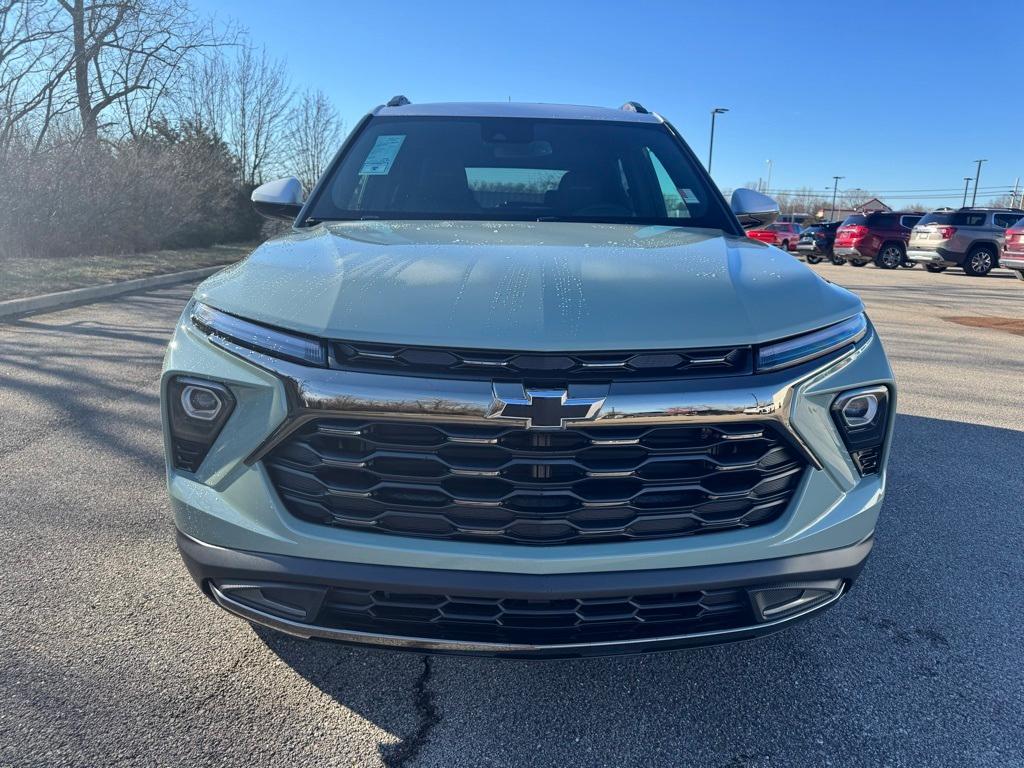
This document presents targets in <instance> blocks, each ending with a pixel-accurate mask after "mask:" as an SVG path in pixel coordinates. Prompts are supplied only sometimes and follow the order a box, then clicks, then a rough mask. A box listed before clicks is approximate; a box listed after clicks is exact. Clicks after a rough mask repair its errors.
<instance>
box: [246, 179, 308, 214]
mask: <svg viewBox="0 0 1024 768" xmlns="http://www.w3.org/2000/svg"><path fill="white" fill-rule="evenodd" d="M250 199H251V200H252V207H253V208H255V209H256V212H257V213H258V214H259V215H260V216H266V217H267V218H268V219H285V220H286V221H292V220H294V219H295V217H296V216H298V215H299V211H301V210H302V182H300V181H299V180H298V179H296V178H295V177H294V176H289V177H288V178H286V179H275V180H274V181H268V182H267V183H266V184H261V185H260V186H258V187H256V189H254V190H253V191H252V197H251V198H250Z"/></svg>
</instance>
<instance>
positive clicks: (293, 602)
mask: <svg viewBox="0 0 1024 768" xmlns="http://www.w3.org/2000/svg"><path fill="white" fill-rule="evenodd" d="M871 546H872V540H871V538H868V539H865V540H864V541H862V542H859V543H857V544H854V545H851V546H848V547H844V548H841V549H836V550H831V551H828V552H819V553H814V554H808V555H798V556H793V557H787V558H779V559H773V560H762V561H758V562H756V563H741V564H721V565H714V566H698V567H692V568H675V569H659V570H650V571H635V572H630V573H583V574H560V575H549V576H538V575H534V574H503V573H492V572H474V571H458V570H448V569H420V568H405V567H395V566H375V565H360V564H352V563H337V562H329V561H323V560H313V559H309V558H302V557H286V556H281V555H272V554H265V553H254V552H244V551H236V550H231V549H225V548H222V547H214V546H211V545H208V544H204V543H202V542H199V541H197V540H195V539H193V538H190V537H188V536H186V535H184V534H182V533H181V532H179V533H178V547H179V549H180V551H181V555H182V558H183V559H184V561H185V564H186V566H187V567H188V570H189V572H190V573H191V574H192V577H193V578H194V579H195V580H196V582H197V583H198V584H199V585H200V586H201V587H202V588H203V590H204V592H206V594H208V595H209V596H210V597H211V598H212V599H213V600H215V601H216V602H217V603H218V604H219V605H220V606H221V607H222V608H224V609H226V610H227V611H229V612H231V613H233V614H235V615H237V616H240V617H242V618H244V619H246V620H248V621H250V622H253V623H255V624H260V625H263V626H267V627H270V628H272V629H275V630H279V631H281V632H285V633H287V634H290V635H295V636H298V637H302V638H306V639H309V638H320V639H326V640H334V641H338V642H342V643H347V644H353V645H370V646H381V647H386V648H392V649H399V650H410V651H430V652H436V653H462V654H480V655H500V656H512V657H516V656H519V657H534V656H543V657H573V656H585V655H587V656H589V655H611V654H620V653H639V652H643V651H653V650H671V649H677V648H685V647H693V646H700V645H712V644H717V643H725V642H734V641H737V640H745V639H750V638H754V637H759V636H763V635H766V634H771V633H773V632H777V631H779V630H781V629H784V628H785V627H787V626H789V625H790V624H792V623H794V622H796V621H799V620H801V619H804V618H807V617H808V616H810V615H812V614H814V613H818V612H820V611H822V610H824V609H826V608H828V607H829V606H831V605H833V604H835V603H836V602H837V601H838V600H839V599H840V598H841V597H842V596H843V595H844V594H846V592H847V591H848V590H849V588H850V587H851V586H852V584H853V582H854V580H855V579H856V577H857V575H858V574H859V573H860V570H861V568H862V567H863V565H864V562H865V560H866V559H867V556H868V553H869V552H870V551H871ZM780 590H782V591H780ZM723 593H729V594H736V595H740V596H741V601H743V602H744V603H745V604H743V605H741V606H740V607H739V608H738V609H737V610H734V611H732V612H731V613H730V615H729V616H728V617H727V619H726V620H724V621H722V620H718V621H715V620H712V621H711V622H705V623H703V624H702V623H701V622H700V621H699V620H696V619H687V620H686V621H683V622H680V621H675V622H673V621H672V620H671V618H670V617H666V614H664V613H662V614H661V615H660V617H658V616H655V621H654V622H653V623H652V622H650V621H648V622H647V623H646V624H643V623H639V622H638V621H634V622H633V623H630V622H631V619H630V618H629V617H622V616H615V617H608V618H609V621H611V623H609V621H604V620H603V619H601V617H600V616H599V617H598V618H599V621H598V622H597V623H590V624H589V626H588V623H587V622H586V620H585V619H584V618H583V616H582V614H583V613H584V612H585V611H586V610H588V607H590V606H596V607H599V608H600V607H606V608H607V607H615V606H616V605H617V604H618V603H620V602H621V603H622V604H623V605H626V606H628V607H629V610H630V612H632V613H634V614H636V613H639V612H641V611H643V610H644V606H645V605H651V604H654V603H656V602H657V600H658V599H660V598H661V596H665V595H672V596H674V597H678V596H679V595H680V594H711V595H721V594H723ZM336 594H341V595H359V594H367V595H370V594H385V595H389V596H393V595H399V596H400V597H401V598H402V600H403V601H404V602H403V603H401V605H405V606H406V607H408V606H412V608H411V610H414V611H415V610H421V611H422V610H423V606H435V605H445V604H453V603H454V602H455V601H462V602H466V603H470V604H472V605H474V606H476V607H486V606H487V605H495V606H500V605H506V606H507V605H509V604H515V605H530V606H534V608H535V610H534V611H532V612H529V611H527V612H522V613H521V614H520V618H521V619H523V617H525V623H524V621H523V620H521V621H520V625H519V626H513V627H511V628H509V627H507V626H506V627H503V626H498V624H499V622H497V621H495V622H490V621H489V620H488V619H487V617H485V616H484V617H481V616H480V615H476V616H475V617H474V621H467V620H465V619H463V620H461V621H446V620H445V614H444V612H443V610H437V611H436V618H435V619H434V620H433V621H424V620H420V621H419V622H410V621H408V620H398V619H394V618H388V617H387V616H385V617H384V618H380V617H375V616H369V617H367V616H365V615H361V614H358V613H357V614H354V615H350V616H349V617H348V618H347V619H346V616H345V615H339V613H338V612H337V611H336V610H334V609H333V608H332V601H333V600H335V599H337V598H335V597H334V595H336ZM780 594H785V595H786V598H782V599H783V602H782V603H777V604H774V607H766V606H768V605H770V604H769V603H766V602H765V599H766V598H765V597H764V596H765V595H780ZM452 596H458V597H452ZM767 599H768V600H771V599H772V598H770V597H769V598H767ZM776 599H779V598H776ZM371 602H372V601H371ZM566 603H568V604H570V608H571V610H573V611H575V612H576V613H574V614H573V616H576V615H577V614H580V617H579V618H576V619H574V620H573V623H574V624H577V625H578V626H576V627H574V628H571V629H567V628H562V629H560V630H559V631H558V632H557V633H556V634H554V635H553V634H552V632H551V630H549V629H546V628H545V627H544V626H543V625H542V624H541V622H539V621H538V619H544V618H545V617H546V616H547V617H550V616H551V615H552V614H554V613H556V611H557V610H558V606H564V605H565V604H566ZM637 606H639V608H638V607H637ZM431 610H434V609H433V608H431ZM499 610H500V609H499ZM699 610H703V609H699ZM504 615H505V617H506V618H505V621H506V622H508V621H509V618H508V617H512V618H514V617H515V615H516V614H515V612H507V613H506V614H504ZM606 615H607V614H606ZM609 627H611V628H612V629H613V630H614V633H616V634H612V635H610V634H609V632H608V630H609ZM602 633H603V634H602ZM591 635H595V637H591ZM553 637H554V638H556V640H555V641H553V642H552V641H551V639H552V638H553Z"/></svg>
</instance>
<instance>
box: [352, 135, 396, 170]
mask: <svg viewBox="0 0 1024 768" xmlns="http://www.w3.org/2000/svg"><path fill="white" fill-rule="evenodd" d="M403 141H405V135H404V134H403V135H399V136H378V137H377V140H376V141H375V142H373V147H371V148H370V153H369V154H368V155H367V156H366V160H365V161H364V162H363V167H362V168H360V169H359V175H360V176H387V175H388V174H389V173H391V166H392V165H393V164H394V162H395V158H396V157H398V150H400V149H401V148H402V142H403Z"/></svg>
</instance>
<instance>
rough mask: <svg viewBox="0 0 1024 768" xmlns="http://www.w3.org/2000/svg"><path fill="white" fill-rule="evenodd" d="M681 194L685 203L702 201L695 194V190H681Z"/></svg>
mask: <svg viewBox="0 0 1024 768" xmlns="http://www.w3.org/2000/svg"><path fill="white" fill-rule="evenodd" d="M679 194H680V195H682V196H683V202H684V203H699V202H700V200H698V199H697V196H696V195H695V194H693V190H692V189H680V190H679Z"/></svg>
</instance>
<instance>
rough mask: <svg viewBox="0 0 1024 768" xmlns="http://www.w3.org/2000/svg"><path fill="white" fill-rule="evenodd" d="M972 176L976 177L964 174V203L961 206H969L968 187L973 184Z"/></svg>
mask: <svg viewBox="0 0 1024 768" xmlns="http://www.w3.org/2000/svg"><path fill="white" fill-rule="evenodd" d="M972 178H974V177H973V176H964V204H963V205H961V206H960V207H961V208H966V207H967V188H968V187H969V186H971V179H972Z"/></svg>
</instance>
